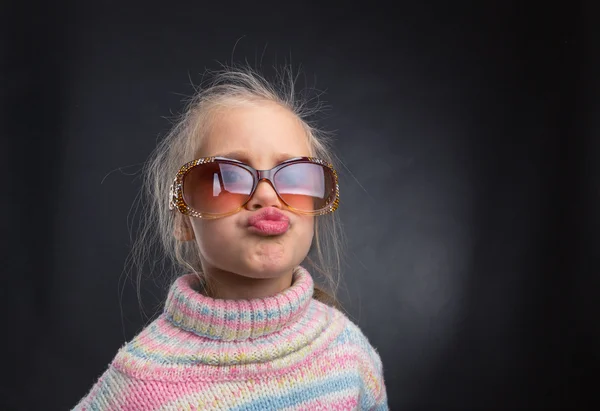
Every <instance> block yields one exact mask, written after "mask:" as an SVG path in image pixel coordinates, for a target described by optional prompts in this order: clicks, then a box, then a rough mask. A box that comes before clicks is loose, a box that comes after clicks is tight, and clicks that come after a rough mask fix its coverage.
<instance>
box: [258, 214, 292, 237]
mask: <svg viewBox="0 0 600 411" xmlns="http://www.w3.org/2000/svg"><path fill="white" fill-rule="evenodd" d="M248 225H249V226H250V230H252V231H254V232H255V233H257V234H260V235H265V236H267V235H280V234H283V233H285V232H286V231H287V230H288V228H289V227H290V219H289V218H287V217H286V216H285V215H283V213H282V212H281V211H278V210H277V209H276V208H273V207H269V208H265V209H264V210H261V211H257V212H256V214H254V215H253V216H252V217H250V218H249V219H248Z"/></svg>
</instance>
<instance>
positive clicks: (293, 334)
mask: <svg viewBox="0 0 600 411" xmlns="http://www.w3.org/2000/svg"><path fill="white" fill-rule="evenodd" d="M198 289H199V280H198V278H197V277H196V276H194V275H193V274H190V275H185V276H182V277H179V278H178V279H177V280H176V281H175V282H174V283H173V285H172V286H171V289H170V290H169V294H168V297H167V301H166V304H165V309H164V312H163V313H162V314H161V315H160V316H159V317H158V318H157V319H156V320H154V321H153V322H152V323H150V325H148V326H147V327H146V328H144V329H143V330H142V331H141V332H140V333H139V334H138V335H137V336H136V337H135V338H134V339H133V340H132V341H130V342H129V343H127V344H125V345H124V346H123V347H122V348H121V349H120V350H119V351H118V353H117V355H116V357H115V358H114V360H113V361H112V362H111V364H110V365H109V367H108V369H107V370H106V371H105V372H104V374H102V376H101V377H100V378H99V379H98V381H97V382H96V384H94V386H93V387H92V388H91V390H90V392H89V393H88V394H87V396H85V397H84V398H83V399H81V401H80V402H79V403H78V404H77V405H76V406H75V408H74V409H75V410H261V411H263V410H328V411H330V410H387V409H388V405H387V394H386V389H385V384H384V379H383V366H382V363H381V359H380V357H379V354H378V353H377V351H376V350H375V349H374V348H373V347H372V346H371V344H370V343H369V341H368V339H367V338H366V337H365V336H364V334H363V333H362V332H361V331H360V329H359V328H358V327H357V326H356V325H355V324H354V323H353V322H352V321H350V320H349V319H348V318H347V317H346V316H345V315H344V314H343V313H341V312H340V311H338V310H337V309H335V308H332V307H330V306H328V305H325V304H323V303H321V302H319V301H317V300H315V299H314V298H313V291H314V283H313V279H312V277H311V275H310V274H309V272H308V271H306V270H305V269H304V268H302V267H298V268H297V269H296V270H294V274H293V280H292V286H291V287H290V288H288V289H286V290H284V291H282V292H281V293H279V294H277V295H275V296H271V297H266V298H257V299H252V300H220V299H213V298H209V297H207V296H205V295H203V294H201V293H200V292H198V291H197V290H198Z"/></svg>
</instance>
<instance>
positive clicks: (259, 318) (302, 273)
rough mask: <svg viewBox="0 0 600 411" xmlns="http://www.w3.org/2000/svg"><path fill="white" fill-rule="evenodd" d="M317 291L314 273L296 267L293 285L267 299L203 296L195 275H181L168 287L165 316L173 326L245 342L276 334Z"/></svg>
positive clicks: (213, 337) (292, 319) (199, 333)
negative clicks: (225, 298)
mask: <svg viewBox="0 0 600 411" xmlns="http://www.w3.org/2000/svg"><path fill="white" fill-rule="evenodd" d="M313 292H314V283H313V279H312V277H311V275H310V274H309V273H308V271H306V270H305V269H304V268H302V267H297V268H296V269H295V270H294V273H293V276H292V285H291V287H289V288H287V289H285V290H283V291H282V292H280V293H278V294H276V295H274V296H270V297H265V298H255V299H250V300H222V299H215V298H211V297H208V296H206V295H203V294H202V293H201V292H200V279H199V278H198V277H197V276H196V275H194V274H188V275H184V276H182V277H179V278H178V279H177V280H175V282H174V283H173V285H172V286H171V289H170V290H169V294H168V296H167V301H166V304H165V310H164V313H165V318H166V319H167V320H168V321H170V322H171V323H172V324H173V325H174V326H176V327H178V328H181V329H183V330H185V331H189V332H192V333H194V334H196V335H199V336H202V337H206V338H210V339H212V340H221V341H244V340H247V339H255V338H258V337H263V336H268V335H270V334H273V333H275V332H277V331H279V330H281V329H283V328H285V327H286V326H287V325H289V324H293V323H294V322H296V320H297V319H298V318H299V317H300V316H302V315H303V314H304V312H305V311H306V309H307V307H308V306H309V304H310V302H311V299H312V297H313Z"/></svg>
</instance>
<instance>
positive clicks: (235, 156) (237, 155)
mask: <svg viewBox="0 0 600 411" xmlns="http://www.w3.org/2000/svg"><path fill="white" fill-rule="evenodd" d="M215 157H226V158H231V159H232V160H238V161H241V162H243V163H246V164H250V163H251V161H250V155H249V153H248V152H247V151H231V152H229V153H220V154H217V155H215ZM295 157H302V156H299V155H292V154H288V153H279V154H277V155H276V156H275V157H274V160H275V164H279V163H282V162H284V161H285V160H289V159H290V158H295Z"/></svg>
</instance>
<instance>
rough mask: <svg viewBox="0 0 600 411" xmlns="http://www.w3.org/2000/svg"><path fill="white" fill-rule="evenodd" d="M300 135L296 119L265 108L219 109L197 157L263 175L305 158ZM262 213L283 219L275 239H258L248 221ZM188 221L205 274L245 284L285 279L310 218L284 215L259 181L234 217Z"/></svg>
mask: <svg viewBox="0 0 600 411" xmlns="http://www.w3.org/2000/svg"><path fill="white" fill-rule="evenodd" d="M310 154H311V153H310V150H309V145H308V141H307V137H306V133H305V131H304V129H303V128H302V125H301V123H300V121H299V120H298V118H297V117H296V116H295V115H294V114H292V113H291V112H289V111H288V110H286V109H285V108H283V107H281V106H279V105H277V104H275V103H271V102H261V103H257V104H254V105H248V106H241V107H240V106H238V107H233V108H222V109H219V110H218V111H217V112H216V113H215V116H214V118H213V121H212V127H211V128H210V131H209V133H208V135H207V136H206V139H205V140H204V142H203V144H202V146H201V148H200V153H199V156H198V157H208V156H223V157H228V158H234V159H236V160H240V161H243V162H245V163H247V164H249V165H251V166H252V167H254V168H255V169H257V170H267V169H270V168H272V167H274V166H276V165H277V164H279V163H281V162H282V161H284V160H287V159H289V158H292V157H301V156H309V155H310ZM267 207H275V208H276V209H277V210H278V211H281V212H282V213H283V214H284V215H285V216H286V217H288V218H289V222H290V224H289V229H288V230H287V231H286V232H285V233H284V234H280V235H274V236H264V235H259V234H257V233H256V232H255V231H252V230H251V229H250V228H249V223H248V219H249V218H250V217H252V216H253V215H255V214H256V213H257V212H258V211H261V210H263V211H264V209H265V208H267ZM185 218H189V219H190V223H191V228H192V229H193V232H194V236H195V240H196V242H197V244H198V247H199V250H200V254H201V258H202V264H203V268H204V270H205V271H208V272H210V271H215V270H218V271H226V272H230V273H234V274H238V275H241V276H244V277H250V278H275V277H279V276H281V275H283V274H289V273H290V272H291V271H292V270H293V268H295V267H296V266H298V265H299V264H300V263H301V262H302V261H303V260H304V258H305V257H306V255H307V254H308V251H309V248H310V245H311V242H312V239H313V233H314V217H312V216H304V215H299V214H295V213H293V212H291V211H289V210H287V209H286V207H285V206H284V204H283V203H282V202H281V200H280V199H279V198H278V197H277V194H276V193H275V191H274V189H273V187H272V186H271V185H270V184H269V183H267V182H265V181H262V182H260V183H259V185H258V187H257V189H256V192H255V193H254V195H253V197H252V198H251V199H250V201H249V203H248V204H247V205H246V207H245V208H244V209H242V210H241V211H240V212H238V213H236V214H234V215H231V216H228V217H223V218H218V219H214V220H205V219H199V218H194V217H185Z"/></svg>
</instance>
